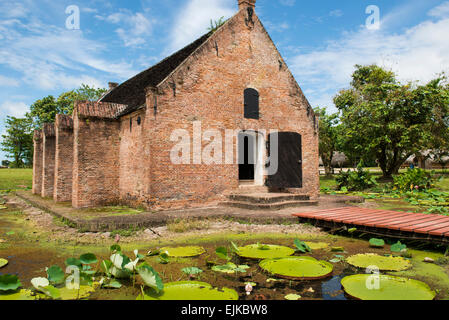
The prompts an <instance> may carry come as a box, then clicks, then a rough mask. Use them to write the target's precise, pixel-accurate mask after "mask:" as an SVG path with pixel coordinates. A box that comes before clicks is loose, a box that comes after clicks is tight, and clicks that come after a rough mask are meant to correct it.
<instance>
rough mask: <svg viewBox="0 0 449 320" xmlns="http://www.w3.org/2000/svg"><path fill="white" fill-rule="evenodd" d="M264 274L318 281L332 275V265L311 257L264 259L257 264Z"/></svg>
mask: <svg viewBox="0 0 449 320" xmlns="http://www.w3.org/2000/svg"><path fill="white" fill-rule="evenodd" d="M259 266H260V267H261V268H262V269H263V270H264V271H266V272H268V273H270V274H272V275H275V276H276V277H279V278H284V279H289V280H318V279H324V278H327V277H328V276H330V275H331V274H332V270H333V269H334V267H333V265H332V264H330V263H329V262H327V261H318V260H316V259H315V258H312V257H287V258H279V259H266V260H263V261H261V262H260V263H259Z"/></svg>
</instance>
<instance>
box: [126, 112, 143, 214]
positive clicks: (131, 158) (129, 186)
mask: <svg viewBox="0 0 449 320" xmlns="http://www.w3.org/2000/svg"><path fill="white" fill-rule="evenodd" d="M139 118H140V125H139V124H138V119H139ZM131 123H132V125H131ZM145 125H146V124H145V112H144V110H140V111H137V112H133V113H132V114H129V115H127V116H124V117H122V118H121V119H120V185H119V189H120V199H121V201H122V202H123V203H127V204H129V205H134V206H139V205H141V204H142V202H145V201H146V198H147V196H148V194H149V193H150V188H149V184H148V181H147V177H148V174H149V168H148V167H147V166H146V165H145V162H146V160H147V159H146V154H147V149H148V147H147V144H146V140H145V138H146V133H147V132H146V128H145Z"/></svg>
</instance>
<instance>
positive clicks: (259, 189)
mask: <svg viewBox="0 0 449 320" xmlns="http://www.w3.org/2000/svg"><path fill="white" fill-rule="evenodd" d="M268 192H270V190H269V189H268V187H266V186H253V185H240V186H239V188H238V189H237V190H234V191H233V193H234V194H253V193H268Z"/></svg>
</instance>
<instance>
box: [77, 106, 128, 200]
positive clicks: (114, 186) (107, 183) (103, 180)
mask: <svg viewBox="0 0 449 320" xmlns="http://www.w3.org/2000/svg"><path fill="white" fill-rule="evenodd" d="M82 105H83V104H82V103H81V106H82ZM97 105H99V106H100V105H101V106H104V105H105V104H97ZM77 109H78V106H75V110H74V115H73V127H74V154H73V184H72V205H73V206H74V207H75V208H83V207H91V206H101V205H105V204H111V203H117V202H118V201H119V151H120V137H119V134H120V121H118V120H114V119H101V118H97V117H88V116H86V115H83V114H80V113H79V112H78V110H77Z"/></svg>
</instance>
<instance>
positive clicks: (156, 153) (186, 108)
mask: <svg viewBox="0 0 449 320" xmlns="http://www.w3.org/2000/svg"><path fill="white" fill-rule="evenodd" d="M255 2H256V1H255V0H238V6H239V11H238V13H236V14H235V15H234V16H233V17H232V18H230V19H229V20H227V21H226V22H225V23H224V24H223V25H222V26H220V27H219V28H218V29H217V30H215V31H213V32H209V33H208V34H206V35H204V36H203V37H201V38H199V39H198V40H196V41H195V42H193V43H191V44H190V45H188V46H187V47H185V48H183V49H181V50H180V51H178V52H176V53H174V54H173V55H171V56H170V57H168V58H166V59H165V60H163V61H161V62H160V63H158V64H156V65H154V66H153V67H151V68H149V69H147V70H145V71H143V72H141V73H139V74H138V75H136V76H135V77H133V78H131V79H129V80H127V81H125V82H124V83H122V84H120V85H118V84H115V83H110V84H109V87H110V88H109V89H110V90H109V91H108V92H107V93H106V94H105V95H104V96H103V97H102V98H101V99H100V100H99V101H97V102H77V103H76V104H75V109H74V112H73V116H72V117H69V116H62V115H58V116H57V118H56V122H55V124H45V126H44V128H43V130H41V131H36V132H35V135H34V144H35V149H34V150H35V154H34V178H33V192H34V193H35V194H40V195H42V196H43V197H53V198H54V200H55V201H71V202H72V205H73V206H74V207H75V208H84V207H92V206H101V205H106V204H117V203H120V204H128V205H131V206H144V207H147V208H174V207H185V206H190V205H198V204H204V203H209V202H213V201H217V200H220V199H222V198H223V196H224V195H226V194H229V193H232V192H235V191H236V190H237V191H238V190H241V189H242V188H246V190H255V191H257V192H260V190H262V189H264V190H265V189H266V190H267V191H268V190H269V191H276V192H287V193H293V194H299V195H303V196H305V197H307V199H317V198H318V196H319V175H318V167H319V164H318V162H319V156H318V124H317V123H318V122H317V119H316V117H315V115H314V112H313V110H312V108H311V106H310V104H309V103H308V101H307V99H306V98H305V96H304V94H303V93H302V91H301V89H300V87H299V86H298V84H297V82H296V81H295V79H294V77H293V75H292V74H291V72H290V71H289V69H288V67H287V65H286V64H285V62H284V60H283V59H282V57H281V56H280V54H279V52H278V50H277V49H276V47H275V45H274V43H273V42H272V40H271V38H270V36H269V35H268V33H267V32H266V30H265V28H264V26H263V25H262V23H261V21H260V20H259V19H258V17H257V15H256V12H255ZM229 131H231V132H233V133H234V136H231V137H230V138H229V137H228V136H227V134H226V133H227V132H229ZM276 131H278V132H279V133H278V134H276ZM211 132H212V134H211ZM180 133H183V134H184V135H186V134H188V135H189V137H191V139H183V138H182V135H179V134H180ZM220 138H221V141H219V140H220ZM212 142H214V143H213V144H212ZM229 144H230V145H231V147H232V148H227V147H226V146H229ZM211 145H213V146H214V148H212V147H211ZM273 146H277V148H273ZM228 149H232V150H233V151H234V152H230V150H228ZM174 150H175V151H174ZM186 150H187V151H191V152H190V153H189V154H187V155H186V154H184V153H183V152H181V151H186ZM210 150H212V151H213V152H211V153H209V151H210ZM276 151H278V155H279V156H278V157H276V159H278V161H277V163H278V166H277V167H278V168H277V170H276V171H274V172H269V170H268V169H267V168H268V167H270V165H271V164H272V163H268V164H267V161H268V159H271V160H270V161H271V162H273V161H274V160H273V159H274V152H276ZM272 153H273V155H272ZM177 156H180V157H181V158H182V159H183V160H184V161H183V162H182V163H176V161H173V158H176V157H177ZM211 157H212V158H213V160H212V161H210V160H208V159H209V158H211ZM251 160H253V161H251Z"/></svg>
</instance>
